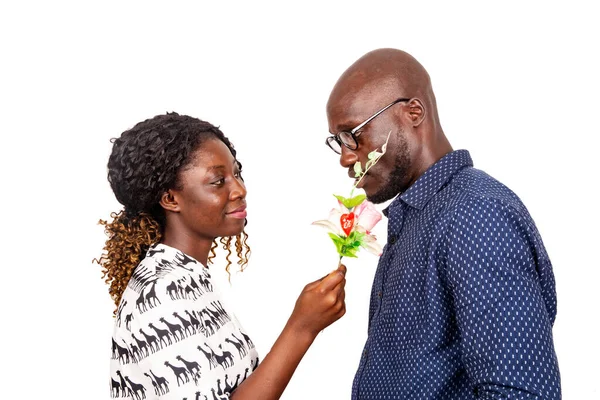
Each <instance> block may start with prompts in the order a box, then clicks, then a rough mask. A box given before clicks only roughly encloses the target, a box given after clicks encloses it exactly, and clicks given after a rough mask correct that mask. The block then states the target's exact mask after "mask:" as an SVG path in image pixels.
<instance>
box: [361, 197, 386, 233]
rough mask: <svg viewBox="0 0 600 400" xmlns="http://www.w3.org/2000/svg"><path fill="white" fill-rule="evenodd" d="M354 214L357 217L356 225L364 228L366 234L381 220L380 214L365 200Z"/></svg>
mask: <svg viewBox="0 0 600 400" xmlns="http://www.w3.org/2000/svg"><path fill="white" fill-rule="evenodd" d="M355 212H356V216H357V217H358V225H360V226H362V227H363V228H365V230H366V231H367V232H369V231H370V230H371V229H373V227H374V226H375V225H377V223H378V222H379V221H381V218H382V216H381V213H380V212H379V211H377V209H376V208H375V206H374V205H373V203H371V202H370V201H367V200H365V201H363V202H362V204H361V205H359V206H358V207H357V210H356V211H355Z"/></svg>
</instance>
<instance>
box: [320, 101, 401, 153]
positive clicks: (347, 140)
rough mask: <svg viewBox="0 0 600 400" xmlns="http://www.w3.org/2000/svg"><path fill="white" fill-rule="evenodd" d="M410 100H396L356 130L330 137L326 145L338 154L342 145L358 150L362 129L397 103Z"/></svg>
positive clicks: (326, 140)
mask: <svg viewBox="0 0 600 400" xmlns="http://www.w3.org/2000/svg"><path fill="white" fill-rule="evenodd" d="M409 100H410V99H407V98H404V97H401V98H399V99H396V100H394V101H393V102H392V103H390V104H388V105H387V106H385V107H383V108H382V109H381V110H379V111H377V112H376V113H375V114H373V115H371V116H370V117H369V118H367V119H366V120H365V121H363V122H362V123H361V124H360V125H358V126H357V127H356V128H354V129H352V130H350V131H349V132H346V131H342V132H339V133H337V134H336V135H333V136H329V137H328V138H327V139H325V144H326V145H327V146H329V148H330V149H331V150H333V151H335V152H336V153H337V154H342V145H344V146H346V147H347V148H349V149H350V150H356V149H358V140H357V138H358V137H359V136H360V134H361V133H362V131H361V129H362V128H364V126H365V125H367V124H368V123H369V122H371V121H373V120H374V119H375V118H376V117H377V116H378V115H379V114H381V113H382V112H384V111H385V110H387V109H388V108H390V107H391V106H393V105H394V104H396V103H400V102H402V101H409Z"/></svg>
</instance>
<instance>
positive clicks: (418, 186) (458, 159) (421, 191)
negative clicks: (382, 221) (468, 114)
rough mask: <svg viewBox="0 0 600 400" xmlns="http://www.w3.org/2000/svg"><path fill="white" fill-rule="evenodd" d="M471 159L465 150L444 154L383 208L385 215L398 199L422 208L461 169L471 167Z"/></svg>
mask: <svg viewBox="0 0 600 400" xmlns="http://www.w3.org/2000/svg"><path fill="white" fill-rule="evenodd" d="M472 166H473V160H472V159H471V155H470V154H469V152H468V151H467V150H456V151H453V152H450V153H448V154H446V155H445V156H444V157H442V158H441V159H439V160H438V161H437V162H436V163H435V164H433V165H432V166H431V167H429V168H428V169H427V171H425V173H424V174H423V175H421V176H420V177H419V179H417V180H416V182H415V183H413V184H412V185H411V186H410V187H409V188H408V189H407V190H406V191H405V192H404V193H402V194H400V195H399V196H398V197H396V199H394V201H393V202H392V203H391V204H390V205H389V206H388V207H387V208H386V209H385V210H383V213H384V215H385V216H386V217H387V215H388V213H389V212H390V209H394V208H396V207H397V206H398V205H399V203H400V201H402V202H404V203H406V204H408V205H409V206H411V207H413V208H416V209H419V210H422V209H423V207H425V205H426V204H427V202H429V200H431V198H432V197H433V196H434V195H435V194H436V193H437V192H439V191H440V189H442V188H443V187H444V186H445V185H446V184H447V183H448V182H449V181H450V179H451V178H452V177H453V176H454V175H455V174H456V173H457V172H458V171H460V170H461V169H463V168H465V167H472Z"/></svg>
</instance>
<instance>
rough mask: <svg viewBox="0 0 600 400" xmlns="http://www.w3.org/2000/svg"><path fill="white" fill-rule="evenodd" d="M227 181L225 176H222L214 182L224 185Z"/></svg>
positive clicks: (214, 183)
mask: <svg viewBox="0 0 600 400" xmlns="http://www.w3.org/2000/svg"><path fill="white" fill-rule="evenodd" d="M224 183H225V178H220V179H217V180H215V181H213V182H212V184H213V185H222V184H224Z"/></svg>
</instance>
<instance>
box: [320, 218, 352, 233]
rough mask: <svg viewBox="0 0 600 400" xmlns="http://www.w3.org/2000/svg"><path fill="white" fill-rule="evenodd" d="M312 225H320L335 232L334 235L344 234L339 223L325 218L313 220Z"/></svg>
mask: <svg viewBox="0 0 600 400" xmlns="http://www.w3.org/2000/svg"><path fill="white" fill-rule="evenodd" d="M312 225H317V226H321V227H323V228H325V229H327V230H328V231H329V232H333V233H335V234H336V235H343V234H344V232H342V229H341V227H340V225H339V223H338V224H334V223H333V222H331V221H329V220H327V219H322V220H319V221H315V222H313V223H312Z"/></svg>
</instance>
